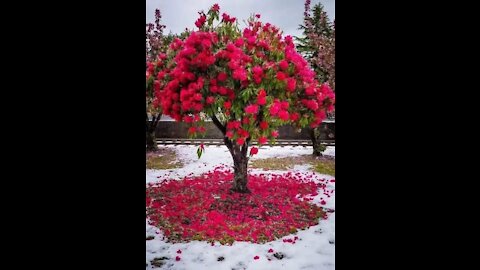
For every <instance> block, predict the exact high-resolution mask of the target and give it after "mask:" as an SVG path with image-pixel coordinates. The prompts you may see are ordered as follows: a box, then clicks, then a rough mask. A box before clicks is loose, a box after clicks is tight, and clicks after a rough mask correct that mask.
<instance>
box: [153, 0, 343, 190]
mask: <svg viewBox="0 0 480 270" xmlns="http://www.w3.org/2000/svg"><path fill="white" fill-rule="evenodd" d="M219 9H220V8H219V6H218V5H217V4H215V5H213V6H212V7H211V8H210V10H209V11H208V13H206V14H205V13H204V12H203V11H202V12H199V15H200V17H199V18H198V19H197V21H196V22H195V25H196V27H198V29H199V30H198V31H192V32H189V33H188V36H187V37H186V39H185V40H181V39H175V40H174V41H173V42H172V43H171V44H170V47H169V49H168V51H167V53H166V54H165V55H163V54H161V55H160V57H159V58H158V59H156V60H154V61H153V62H150V63H148V65H147V76H146V80H147V85H153V88H154V91H155V96H156V98H157V99H156V100H157V101H158V100H159V101H161V104H159V103H158V102H157V103H155V102H154V106H161V107H162V108H163V113H164V114H166V115H170V116H171V117H172V118H174V119H175V120H177V121H183V122H186V123H189V124H190V128H189V130H188V133H189V134H190V135H191V136H193V137H194V136H196V135H198V134H203V133H204V132H205V128H204V120H205V119H206V118H207V117H210V118H211V119H212V120H213V123H214V124H215V125H216V127H217V128H218V129H219V130H220V131H221V132H222V133H223V135H224V143H225V145H226V146H227V148H228V150H229V151H230V154H231V155H232V158H233V162H234V181H233V187H232V191H234V192H240V193H248V192H250V190H249V189H248V187H247V182H248V178H247V166H248V160H249V156H251V155H254V154H256V153H257V152H258V148H256V147H252V148H251V149H250V153H249V152H248V148H249V145H250V143H251V142H252V141H254V140H255V141H257V142H258V144H259V145H264V144H267V143H268V142H270V143H274V142H275V138H276V137H277V136H278V131H277V129H278V127H280V126H282V125H285V124H292V125H294V126H297V127H305V126H311V127H317V126H319V125H320V123H321V122H322V120H323V119H325V117H326V112H327V111H331V110H333V104H334V93H333V91H332V90H331V89H330V87H329V86H328V84H320V83H319V82H318V81H317V80H316V79H315V72H314V71H313V70H312V69H311V68H310V66H309V65H308V62H307V61H306V60H305V59H304V58H303V57H302V56H301V55H300V54H298V53H297V51H296V49H295V45H294V44H293V39H292V37H290V36H286V37H284V38H283V37H282V33H281V32H280V30H279V29H278V28H277V27H275V26H273V25H271V24H270V23H266V24H263V23H262V22H260V21H259V18H260V15H258V14H257V15H255V16H252V17H251V18H250V19H249V20H248V27H247V28H245V29H243V30H240V29H239V27H238V24H237V20H236V18H234V17H231V16H229V15H228V14H226V13H223V14H222V16H221V20H220V10H219ZM216 20H219V21H220V22H219V23H215V24H214V21H216ZM214 25H215V26H214ZM202 151H203V149H202V148H199V149H198V154H199V156H201V154H202ZM248 153H249V155H248Z"/></svg>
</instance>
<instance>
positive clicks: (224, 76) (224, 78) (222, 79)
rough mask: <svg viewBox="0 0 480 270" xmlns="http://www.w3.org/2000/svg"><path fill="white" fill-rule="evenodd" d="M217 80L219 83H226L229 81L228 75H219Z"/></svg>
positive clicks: (222, 73) (221, 73) (223, 73)
mask: <svg viewBox="0 0 480 270" xmlns="http://www.w3.org/2000/svg"><path fill="white" fill-rule="evenodd" d="M217 80H218V81H219V82H224V81H225V80H227V73H225V72H220V73H218V76H217Z"/></svg>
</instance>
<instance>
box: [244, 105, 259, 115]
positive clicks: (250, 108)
mask: <svg viewBox="0 0 480 270" xmlns="http://www.w3.org/2000/svg"><path fill="white" fill-rule="evenodd" d="M245 113H248V114H257V113H258V105H248V106H247V107H245Z"/></svg>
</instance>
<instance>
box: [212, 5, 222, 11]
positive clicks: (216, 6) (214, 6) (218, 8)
mask: <svg viewBox="0 0 480 270" xmlns="http://www.w3.org/2000/svg"><path fill="white" fill-rule="evenodd" d="M212 10H213V11H219V10H220V6H219V5H218V4H214V5H213V7H212Z"/></svg>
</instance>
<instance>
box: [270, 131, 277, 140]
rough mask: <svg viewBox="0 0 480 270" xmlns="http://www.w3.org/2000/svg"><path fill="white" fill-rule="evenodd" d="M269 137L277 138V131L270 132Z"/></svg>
mask: <svg viewBox="0 0 480 270" xmlns="http://www.w3.org/2000/svg"><path fill="white" fill-rule="evenodd" d="M271 135H272V137H274V138H276V137H278V131H276V130H274V131H272V133H271Z"/></svg>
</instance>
